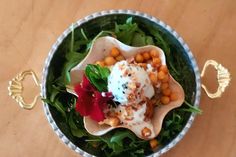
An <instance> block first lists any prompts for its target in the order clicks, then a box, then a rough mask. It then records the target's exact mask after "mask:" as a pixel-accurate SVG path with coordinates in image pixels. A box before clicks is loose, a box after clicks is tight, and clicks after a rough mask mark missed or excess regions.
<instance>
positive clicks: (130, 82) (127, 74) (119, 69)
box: [108, 61, 154, 105]
mask: <svg viewBox="0 0 236 157" xmlns="http://www.w3.org/2000/svg"><path fill="white" fill-rule="evenodd" d="M108 91H109V92H112V94H113V96H114V101H118V102H119V103H121V104H122V105H129V104H138V103H140V102H141V101H143V100H145V98H149V99H150V98H151V97H152V96H153V95H154V88H153V86H152V84H151V81H150V79H149V77H148V73H147V72H146V71H145V70H144V69H143V68H142V67H140V66H139V65H136V64H129V63H128V62H127V61H120V62H117V63H116V64H115V65H114V66H113V67H112V69H111V73H110V75H109V77H108Z"/></svg>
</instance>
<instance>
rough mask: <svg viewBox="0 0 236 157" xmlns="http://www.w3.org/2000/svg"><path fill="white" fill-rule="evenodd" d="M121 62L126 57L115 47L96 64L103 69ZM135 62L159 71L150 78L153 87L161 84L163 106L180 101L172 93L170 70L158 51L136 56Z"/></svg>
mask: <svg viewBox="0 0 236 157" xmlns="http://www.w3.org/2000/svg"><path fill="white" fill-rule="evenodd" d="M121 60H125V57H124V56H123V55H122V54H121V52H120V50H119V49H118V48H116V47H113V48H112V49H111V52H110V53H109V55H108V56H106V57H105V58H104V59H103V60H100V61H97V62H96V63H95V64H98V65H100V66H102V67H103V66H111V65H114V64H115V63H116V62H119V61H121ZM134 61H135V62H136V63H138V64H139V65H140V66H141V67H143V68H144V69H146V68H147V64H148V63H149V64H151V65H152V67H154V68H156V69H157V72H158V73H157V74H156V73H154V72H153V73H152V72H151V73H149V78H150V80H151V82H152V84H153V85H157V84H158V83H160V85H161V93H162V96H161V99H160V101H161V103H162V104H163V105H166V104H169V103H170V102H171V101H175V100H177V99H178V95H177V93H175V92H174V91H172V90H171V88H170V86H169V79H170V75H169V71H168V68H167V66H166V65H162V63H161V58H160V54H159V52H158V51H157V50H156V49H152V50H150V51H146V52H141V53H138V54H136V56H134Z"/></svg>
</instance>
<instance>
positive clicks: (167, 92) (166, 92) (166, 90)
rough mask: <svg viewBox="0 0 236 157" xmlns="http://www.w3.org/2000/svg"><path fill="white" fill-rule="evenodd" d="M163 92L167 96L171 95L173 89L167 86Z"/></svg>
mask: <svg viewBox="0 0 236 157" xmlns="http://www.w3.org/2000/svg"><path fill="white" fill-rule="evenodd" d="M162 94H163V95H165V96H169V95H170V94H171V90H170V88H166V89H164V90H163V91H162Z"/></svg>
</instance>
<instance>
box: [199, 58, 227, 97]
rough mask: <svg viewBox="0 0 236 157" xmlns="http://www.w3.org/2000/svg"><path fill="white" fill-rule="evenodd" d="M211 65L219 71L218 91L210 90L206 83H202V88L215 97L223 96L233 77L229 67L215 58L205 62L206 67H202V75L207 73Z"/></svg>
mask: <svg viewBox="0 0 236 157" xmlns="http://www.w3.org/2000/svg"><path fill="white" fill-rule="evenodd" d="M210 65H211V66H213V67H214V68H215V69H216V71H217V81H218V84H219V85H218V88H217V91H216V92H215V93H211V92H209V90H208V89H207V87H206V86H205V85H204V84H202V88H203V89H204V90H205V92H206V94H207V95H208V96H209V97H210V98H212V99H213V98H218V97H221V95H222V93H223V92H224V91H225V88H226V87H227V86H228V85H229V82H230V80H231V77H230V73H229V71H228V69H226V68H225V67H223V66H222V65H221V64H219V63H217V62H216V61H214V60H207V61H206V62H205V64H204V67H203V69H202V73H201V77H203V76H204V75H205V71H206V68H207V67H208V66H210Z"/></svg>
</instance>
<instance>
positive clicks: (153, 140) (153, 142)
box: [149, 139, 158, 149]
mask: <svg viewBox="0 0 236 157" xmlns="http://www.w3.org/2000/svg"><path fill="white" fill-rule="evenodd" d="M149 144H150V147H151V148H152V149H155V148H157V146H158V141H157V140H156V139H152V140H150V141H149Z"/></svg>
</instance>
